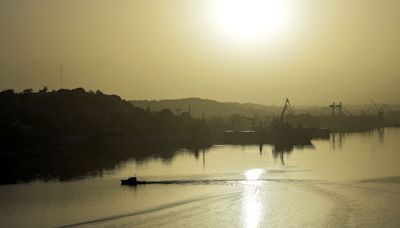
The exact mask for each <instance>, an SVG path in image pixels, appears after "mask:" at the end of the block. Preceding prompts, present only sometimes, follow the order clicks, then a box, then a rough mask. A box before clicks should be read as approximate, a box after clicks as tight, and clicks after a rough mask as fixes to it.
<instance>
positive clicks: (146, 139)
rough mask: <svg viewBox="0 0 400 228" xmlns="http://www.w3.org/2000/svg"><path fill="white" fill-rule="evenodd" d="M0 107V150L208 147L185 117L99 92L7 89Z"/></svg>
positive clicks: (196, 123)
mask: <svg viewBox="0 0 400 228" xmlns="http://www.w3.org/2000/svg"><path fill="white" fill-rule="evenodd" d="M0 102H1V103H2V105H1V108H0V136H1V138H2V141H3V143H2V149H4V148H14V149H15V147H16V146H17V147H19V148H24V147H28V148H33V147H34V148H37V147H48V146H53V145H63V146H64V145H82V144H84V145H95V144H118V145H121V144H148V143H152V144H154V143H182V144H183V143H190V144H196V143H197V144H203V143H206V142H207V138H206V136H207V135H208V134H207V131H208V129H207V127H206V125H205V123H204V122H203V121H202V120H198V119H194V118H192V117H191V116H190V114H189V113H181V114H180V115H174V114H173V113H172V112H171V111H170V110H168V109H164V110H161V111H159V112H150V111H146V110H144V109H142V108H137V107H134V106H132V105H131V103H129V102H127V101H124V100H122V99H121V98H120V97H118V96H116V95H105V94H103V93H102V92H100V91H96V92H93V91H89V92H87V91H85V90H84V89H82V88H78V89H73V90H66V89H62V90H58V91H51V92H49V91H47V89H46V88H43V89H42V90H39V91H38V92H33V91H32V90H30V89H28V90H24V91H23V92H21V93H15V92H14V91H13V90H5V91H2V92H0ZM3 151H4V150H3Z"/></svg>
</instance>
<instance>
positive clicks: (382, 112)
mask: <svg viewBox="0 0 400 228" xmlns="http://www.w3.org/2000/svg"><path fill="white" fill-rule="evenodd" d="M371 103H372V105H373V106H374V108H375V110H376V112H377V113H378V116H379V117H380V118H382V117H383V114H385V110H384V107H383V105H382V106H378V105H377V104H376V103H375V102H374V100H372V99H371Z"/></svg>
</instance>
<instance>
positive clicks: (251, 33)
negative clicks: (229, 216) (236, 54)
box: [211, 0, 291, 43]
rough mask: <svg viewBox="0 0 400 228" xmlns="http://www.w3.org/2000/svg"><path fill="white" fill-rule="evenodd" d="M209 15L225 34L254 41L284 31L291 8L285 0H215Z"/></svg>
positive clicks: (250, 41)
mask: <svg viewBox="0 0 400 228" xmlns="http://www.w3.org/2000/svg"><path fill="white" fill-rule="evenodd" d="M211 17H212V21H213V23H214V25H215V27H216V29H217V30H218V32H220V33H221V34H223V35H224V36H225V37H227V38H229V39H231V40H234V41H238V42H244V43H256V42H262V41H265V40H270V39H276V38H279V37H280V36H281V35H283V33H284V31H285V30H286V29H287V27H288V26H289V25H290V19H291V12H290V7H289V6H288V1H285V0H216V1H214V2H213V6H212V12H211Z"/></svg>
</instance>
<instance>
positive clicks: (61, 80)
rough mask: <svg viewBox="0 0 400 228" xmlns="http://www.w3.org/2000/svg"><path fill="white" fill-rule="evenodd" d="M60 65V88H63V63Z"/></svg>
mask: <svg viewBox="0 0 400 228" xmlns="http://www.w3.org/2000/svg"><path fill="white" fill-rule="evenodd" d="M58 67H59V68H60V89H62V88H63V65H62V64H59V65H58Z"/></svg>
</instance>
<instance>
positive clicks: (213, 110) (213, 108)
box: [131, 98, 282, 118]
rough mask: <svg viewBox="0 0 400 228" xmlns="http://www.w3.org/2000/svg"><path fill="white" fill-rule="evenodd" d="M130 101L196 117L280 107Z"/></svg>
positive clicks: (265, 111)
mask: <svg viewBox="0 0 400 228" xmlns="http://www.w3.org/2000/svg"><path fill="white" fill-rule="evenodd" d="M131 103H132V104H133V105H134V106H136V107H140V108H143V109H147V108H150V110H151V111H160V110H162V109H171V110H173V111H174V112H175V113H180V112H189V109H190V112H191V115H192V116H193V117H196V118H202V117H203V113H204V116H205V118H209V117H214V116H217V117H226V116H230V115H234V114H236V115H241V116H254V115H277V114H278V113H280V111H281V109H282V107H280V106H265V105H260V104H252V103H236V102H219V101H215V100H209V99H201V98H183V99H168V100H150V101H149V100H133V101H131Z"/></svg>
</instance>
